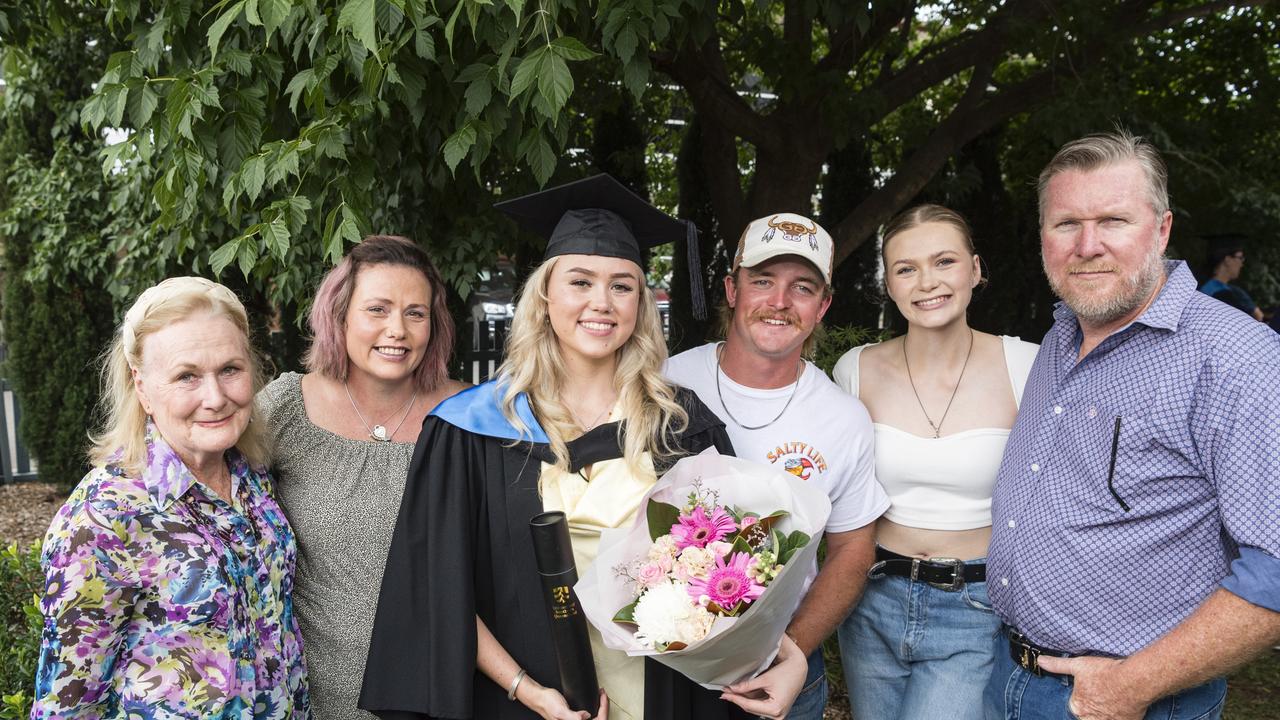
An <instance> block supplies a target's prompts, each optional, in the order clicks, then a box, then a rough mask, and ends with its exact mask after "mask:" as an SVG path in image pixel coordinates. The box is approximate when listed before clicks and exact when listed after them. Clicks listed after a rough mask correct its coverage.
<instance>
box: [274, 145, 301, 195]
mask: <svg viewBox="0 0 1280 720" xmlns="http://www.w3.org/2000/svg"><path fill="white" fill-rule="evenodd" d="M297 174H298V148H297V146H294V145H290V146H289V147H288V149H286V150H285V151H284V152H283V153H282V154H281V155H280V156H279V157H278V158H277V159H276V160H275V162H273V163H271V170H270V171H269V172H268V173H267V183H268V184H270V185H272V186H274V185H275V184H276V183H278V182H280V181H281V180H284V179H285V178H287V177H288V176H290V175H295V176H296V175H297Z"/></svg>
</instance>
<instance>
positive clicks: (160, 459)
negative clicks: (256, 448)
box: [142, 420, 249, 511]
mask: <svg viewBox="0 0 1280 720" xmlns="http://www.w3.org/2000/svg"><path fill="white" fill-rule="evenodd" d="M146 443H147V464H146V465H145V466H144V467H143V469H142V482H143V484H144V485H146V488H147V493H148V494H149V495H150V496H151V501H152V502H153V503H155V506H156V509H158V510H160V511H164V510H167V509H168V508H169V506H170V505H172V504H173V501H174V500H177V499H178V498H180V497H182V496H183V494H184V493H186V492H187V491H188V490H190V489H191V486H192V485H195V484H196V483H197V482H198V480H197V479H196V476H195V473H193V472H191V469H190V468H188V467H187V464H186V463H184V462H183V461H182V458H180V457H178V453H177V452H176V451H174V449H173V448H172V447H170V446H169V443H168V442H166V441H165V439H164V437H163V436H161V435H160V431H159V430H157V429H156V426H155V423H153V422H151V421H150V420H148V421H147V430H146ZM226 458H227V467H228V469H229V470H230V471H231V495H232V497H234V496H235V495H237V493H238V492H239V490H240V488H242V487H244V484H245V482H246V481H247V480H248V475H249V463H248V462H247V461H246V460H245V458H244V456H243V455H241V454H240V451H239V450H236V449H235V448H231V449H229V450H227V451H226ZM201 490H202V491H203V490H204V487H203V485H202V486H201ZM205 495H207V496H209V497H210V498H212V497H215V496H214V495H213V494H212V493H209V492H205ZM224 499H225V500H226V501H227V502H232V500H231V498H224Z"/></svg>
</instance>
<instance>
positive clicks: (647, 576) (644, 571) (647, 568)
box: [636, 563, 667, 588]
mask: <svg viewBox="0 0 1280 720" xmlns="http://www.w3.org/2000/svg"><path fill="white" fill-rule="evenodd" d="M666 581H667V572H666V571H665V570H663V569H662V568H661V567H660V566H659V565H658V564H657V563H645V564H644V565H641V566H640V570H639V572H637V573H636V582H638V583H640V586H641V587H646V588H651V587H653V586H654V585H658V584H659V583H664V582H666Z"/></svg>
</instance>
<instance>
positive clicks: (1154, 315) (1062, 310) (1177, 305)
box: [1053, 260, 1196, 347]
mask: <svg viewBox="0 0 1280 720" xmlns="http://www.w3.org/2000/svg"><path fill="white" fill-rule="evenodd" d="M1164 272H1165V283H1164V286H1163V287H1161V288H1160V292H1159V294H1158V295H1157V296H1156V299H1155V301H1154V302H1152V303H1151V305H1150V306H1148V307H1147V309H1146V310H1144V311H1143V313H1142V314H1141V315H1139V316H1138V317H1137V318H1136V319H1134V321H1133V322H1131V323H1129V324H1128V325H1125V326H1124V327H1122V328H1119V329H1117V330H1116V331H1115V332H1113V333H1111V335H1112V336H1115V335H1119V334H1120V333H1123V332H1124V331H1125V330H1128V329H1129V328H1131V327H1133V326H1134V325H1145V326H1147V327H1149V328H1155V329H1160V330H1170V331H1176V330H1177V329H1178V321H1179V320H1180V319H1181V318H1182V311H1183V310H1184V309H1186V306H1187V302H1188V301H1189V300H1190V299H1191V294H1192V293H1194V292H1195V291H1196V279H1195V276H1194V275H1192V274H1191V270H1190V269H1188V268H1187V263H1186V262H1184V261H1182V260H1165V261H1164ZM1053 319H1054V320H1055V321H1057V322H1059V323H1070V324H1071V325H1073V326H1074V327H1073V328H1072V329H1073V330H1074V332H1071V333H1063V335H1062V336H1063V337H1064V338H1071V337H1074V338H1075V339H1076V346H1077V347H1079V341H1080V339H1081V337H1082V336H1081V331H1080V321H1079V320H1078V319H1077V318H1076V314H1075V311H1073V310H1072V309H1071V308H1070V307H1067V304H1066V303H1065V302H1062V301H1058V303H1057V304H1055V305H1054V306H1053Z"/></svg>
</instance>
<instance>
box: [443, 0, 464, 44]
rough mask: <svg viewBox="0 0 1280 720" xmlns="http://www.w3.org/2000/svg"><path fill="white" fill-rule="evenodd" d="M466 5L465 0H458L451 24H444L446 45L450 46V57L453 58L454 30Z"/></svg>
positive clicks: (450, 18) (450, 17) (450, 20)
mask: <svg viewBox="0 0 1280 720" xmlns="http://www.w3.org/2000/svg"><path fill="white" fill-rule="evenodd" d="M466 4H467V3H466V2H465V1H464V0H458V4H457V6H455V7H454V8H453V14H452V15H450V16H449V22H447V23H445V24H444V43H445V45H448V46H449V57H453V29H454V27H455V26H456V25H457V24H458V16H460V15H462V6H463V5H466Z"/></svg>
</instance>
